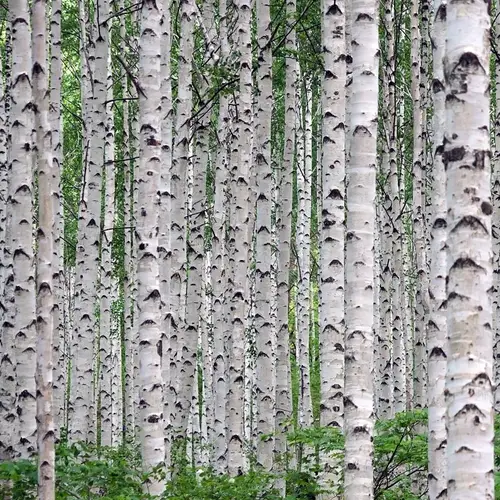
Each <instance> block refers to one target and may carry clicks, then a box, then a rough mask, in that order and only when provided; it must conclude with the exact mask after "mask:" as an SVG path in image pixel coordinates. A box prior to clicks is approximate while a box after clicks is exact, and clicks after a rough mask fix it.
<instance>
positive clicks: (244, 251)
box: [226, 0, 253, 476]
mask: <svg viewBox="0 0 500 500" xmlns="http://www.w3.org/2000/svg"><path fill="white" fill-rule="evenodd" d="M236 7H237V13H238V33H239V38H238V52H239V56H240V60H239V101H238V108H239V110H238V118H237V123H236V130H235V136H236V139H235V143H234V147H233V153H234V156H232V158H231V163H232V166H231V168H232V173H233V176H232V184H231V189H232V192H231V201H232V203H231V214H230V221H231V222H230V224H231V227H230V237H229V238H230V239H229V248H230V253H229V266H230V273H231V277H230V278H229V279H230V280H231V282H230V284H231V294H232V295H231V298H230V308H231V315H230V318H229V319H230V323H231V325H232V326H231V328H232V333H231V335H230V338H229V342H228V352H229V360H228V365H229V366H228V384H229V386H228V398H227V401H226V418H227V442H228V470H229V474H230V475H233V476H234V475H238V474H241V473H242V472H243V471H244V470H245V468H246V460H245V454H244V448H243V444H244V443H243V440H244V413H243V408H244V400H245V387H244V366H245V359H244V357H245V330H246V326H247V316H248V311H249V305H250V300H249V299H250V286H249V285H250V283H249V280H248V276H247V269H248V265H249V262H250V258H249V257H250V244H251V230H252V228H251V224H250V218H251V210H252V207H251V204H250V198H251V192H250V184H251V163H252V141H253V112H252V44H251V20H252V9H251V3H250V1H249V0H239V1H238V2H237V4H236Z"/></svg>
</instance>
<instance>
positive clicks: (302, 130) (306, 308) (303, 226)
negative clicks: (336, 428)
mask: <svg viewBox="0 0 500 500" xmlns="http://www.w3.org/2000/svg"><path fill="white" fill-rule="evenodd" d="M303 90H304V97H303V99H301V98H298V102H299V103H300V102H301V101H304V111H302V106H300V105H299V106H298V111H297V113H298V115H299V116H298V117H297V123H298V125H297V130H298V141H300V143H299V144H298V145H297V191H298V216H297V236H296V246H297V254H298V257H297V265H298V276H299V278H298V279H299V282H298V284H297V305H296V310H297V334H296V335H297V341H296V346H297V365H298V370H299V408H298V411H299V425H300V426H301V427H309V426H311V424H312V401H311V376H310V367H309V323H310V294H309V288H310V279H311V278H310V273H311V271H310V269H311V268H310V252H311V235H310V231H311V167H312V165H311V163H312V157H311V149H310V147H311V145H312V140H311V139H312V137H311V104H312V99H311V88H310V82H309V80H308V79H307V77H306V82H305V85H304V89H303ZM302 113H303V115H302ZM301 115H302V116H301Z"/></svg>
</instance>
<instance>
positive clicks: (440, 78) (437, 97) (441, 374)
mask: <svg viewBox="0 0 500 500" xmlns="http://www.w3.org/2000/svg"><path fill="white" fill-rule="evenodd" d="M433 7H434V22H433V25H432V33H431V36H432V44H433V48H434V54H433V68H432V69H433V75H434V79H433V82H432V95H433V106H434V115H433V121H432V125H433V131H434V141H433V145H432V152H433V159H434V161H433V176H434V181H433V184H432V218H431V228H430V236H431V253H430V258H431V259H430V260H431V269H430V276H429V278H430V289H429V297H430V299H431V300H430V316H429V322H428V325H427V329H428V335H429V338H428V349H429V354H428V356H429V357H428V377H429V385H428V387H429V392H428V398H429V452H428V453H429V473H428V484H429V499H430V500H437V499H438V498H439V499H443V500H444V499H446V498H447V497H446V488H447V485H446V446H447V443H446V403H445V398H444V389H445V379H446V361H447V358H446V352H447V329H446V249H447V246H446V231H447V229H446V217H447V213H446V212H447V210H446V172H445V169H444V164H443V140H444V127H445V81H444V74H443V56H444V51H445V43H446V38H445V37H446V24H445V22H446V4H445V3H444V1H443V0H434V5H433Z"/></svg>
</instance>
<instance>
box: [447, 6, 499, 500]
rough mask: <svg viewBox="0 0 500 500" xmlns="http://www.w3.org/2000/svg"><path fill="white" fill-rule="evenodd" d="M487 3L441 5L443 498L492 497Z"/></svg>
mask: <svg viewBox="0 0 500 500" xmlns="http://www.w3.org/2000/svg"><path fill="white" fill-rule="evenodd" d="M489 30H490V17H489V13H488V6H487V5H486V4H470V3H467V2H462V1H459V2H455V3H449V4H448V5H447V10H446V37H447V38H446V51H445V57H444V77H445V82H446V90H445V92H446V99H445V103H446V104H445V110H446V125H445V141H444V165H445V168H446V200H447V208H448V220H447V244H448V247H449V250H448V263H447V286H448V288H447V324H448V338H449V344H448V345H449V353H448V367H447V375H446V393H445V394H446V411H447V427H448V440H447V443H448V445H447V462H448V472H447V479H448V498H450V499H459V498H465V497H467V498H493V496H494V493H493V490H494V481H493V391H492V383H493V380H492V379H493V373H492V363H493V360H492V352H493V345H492V342H493V339H492V331H491V322H492V313H491V297H490V293H491V290H490V289H491V286H492V243H491V214H492V212H493V208H492V204H491V194H490V145H489V104H490V103H489V86H490V75H489V56H490V52H489V49H490V45H489Z"/></svg>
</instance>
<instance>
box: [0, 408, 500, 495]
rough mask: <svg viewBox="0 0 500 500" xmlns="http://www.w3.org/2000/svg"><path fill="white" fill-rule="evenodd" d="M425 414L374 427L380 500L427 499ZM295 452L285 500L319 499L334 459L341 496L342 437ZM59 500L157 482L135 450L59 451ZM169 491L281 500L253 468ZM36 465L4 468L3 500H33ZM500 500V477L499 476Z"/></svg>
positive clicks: (134, 490)
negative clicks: (321, 479)
mask: <svg viewBox="0 0 500 500" xmlns="http://www.w3.org/2000/svg"><path fill="white" fill-rule="evenodd" d="M426 429H427V412H426V411H425V410H418V411H412V412H404V413H399V414H398V415H396V417H395V418H393V419H391V420H381V421H378V422H377V423H376V425H375V436H374V483H375V492H374V498H375V499H376V500H417V499H418V498H424V497H425V495H426V490H427V485H426V476H427V436H426V433H425V431H426ZM495 431H496V432H495V436H496V437H495V465H496V467H498V466H499V465H500V417H497V418H496V421H495ZM288 444H289V449H290V450H294V451H297V450H299V449H300V450H302V452H301V453H300V454H299V456H300V457H301V459H300V460H299V461H298V463H297V469H296V470H288V471H287V472H286V475H285V479H286V485H287V491H286V497H285V500H313V499H316V498H317V495H318V494H320V493H321V491H322V490H321V488H320V485H319V483H318V476H319V473H320V472H321V468H320V461H319V453H320V452H321V453H330V454H332V456H334V457H336V458H337V462H338V470H337V476H338V477H339V481H338V485H336V486H335V489H336V492H337V493H339V494H341V493H342V483H343V481H342V468H343V448H344V436H343V434H342V432H341V431H340V430H339V429H335V428H326V427H319V426H317V427H312V428H309V429H300V430H298V431H296V432H293V433H290V434H289V435H288ZM56 468H57V470H56V477H57V485H56V486H57V488H56V489H57V492H56V500H70V499H72V500H74V499H85V500H97V499H105V500H147V499H148V498H152V497H149V496H148V495H147V494H145V493H144V492H143V485H144V484H146V483H147V481H148V479H149V477H151V476H152V475H153V474H155V475H161V474H162V472H161V471H160V470H157V471H153V472H151V473H149V474H146V473H144V472H143V471H142V468H141V460H140V454H139V452H138V450H137V449H136V448H135V447H133V446H123V447H120V448H115V449H113V448H104V447H95V446H90V445H86V444H82V443H77V444H73V445H71V446H66V445H64V444H61V445H59V446H58V448H57V454H56ZM177 470H178V472H177V473H176V474H175V475H174V478H173V479H172V481H170V482H168V483H167V486H166V489H165V492H164V494H163V495H162V499H163V500H234V499H238V500H278V499H279V498H282V497H280V496H279V493H278V492H277V490H276V489H275V484H276V479H277V477H276V476H274V475H272V474H269V473H266V472H263V471H261V470H259V469H258V468H257V467H254V468H252V470H250V471H249V472H248V473H246V474H243V475H241V476H238V477H234V478H230V477H229V476H227V475H219V474H217V473H216V472H215V471H214V470H213V469H211V468H200V467H198V468H196V467H191V466H188V465H187V463H186V462H184V466H183V467H181V468H179V469H177ZM36 483H37V467H36V462H35V460H18V461H14V462H2V463H0V498H12V500H34V499H36ZM495 484H496V497H497V498H500V474H496V475H495Z"/></svg>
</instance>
